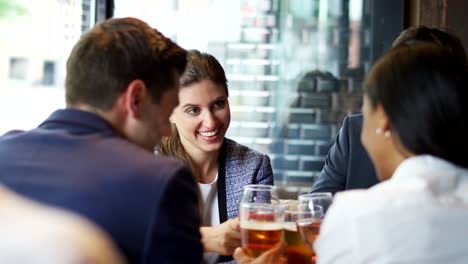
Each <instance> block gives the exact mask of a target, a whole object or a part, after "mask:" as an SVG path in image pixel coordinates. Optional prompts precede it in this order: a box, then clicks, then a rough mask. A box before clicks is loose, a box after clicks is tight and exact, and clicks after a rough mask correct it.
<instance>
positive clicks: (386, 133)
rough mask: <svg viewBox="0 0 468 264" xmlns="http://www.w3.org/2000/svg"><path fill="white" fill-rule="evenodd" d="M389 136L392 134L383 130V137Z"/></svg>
mask: <svg viewBox="0 0 468 264" xmlns="http://www.w3.org/2000/svg"><path fill="white" fill-rule="evenodd" d="M391 134H392V132H391V131H390V130H385V132H384V136H385V137H389V136H390V135H391Z"/></svg>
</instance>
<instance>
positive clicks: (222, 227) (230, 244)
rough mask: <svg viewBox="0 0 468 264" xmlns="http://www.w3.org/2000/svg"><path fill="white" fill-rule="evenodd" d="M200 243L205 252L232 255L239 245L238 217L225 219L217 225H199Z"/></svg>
mask: <svg viewBox="0 0 468 264" xmlns="http://www.w3.org/2000/svg"><path fill="white" fill-rule="evenodd" d="M200 232H201V234H202V243H203V246H204V247H205V251H207V252H217V253H219V254H220V255H224V256H227V255H232V253H233V252H234V250H235V249H236V248H237V247H240V245H241V236H240V225H239V218H234V219H231V220H227V221H226V222H224V223H222V224H219V225H217V226H206V227H201V228H200Z"/></svg>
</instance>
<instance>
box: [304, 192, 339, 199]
mask: <svg viewBox="0 0 468 264" xmlns="http://www.w3.org/2000/svg"><path fill="white" fill-rule="evenodd" d="M332 197H333V194H332V193H331V192H316V193H306V194H301V195H299V197H298V200H301V199H307V198H332Z"/></svg>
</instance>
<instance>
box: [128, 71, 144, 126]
mask: <svg viewBox="0 0 468 264" xmlns="http://www.w3.org/2000/svg"><path fill="white" fill-rule="evenodd" d="M146 96H147V88H146V85H145V83H144V82H143V81H141V80H133V81H131V82H130V83H129V84H128V86H127V89H126V90H125V92H124V99H125V100H124V106H125V109H126V110H127V113H129V114H130V115H131V116H132V117H134V118H139V117H141V115H142V110H143V109H142V108H143V106H144V103H145V100H146V99H147V98H146Z"/></svg>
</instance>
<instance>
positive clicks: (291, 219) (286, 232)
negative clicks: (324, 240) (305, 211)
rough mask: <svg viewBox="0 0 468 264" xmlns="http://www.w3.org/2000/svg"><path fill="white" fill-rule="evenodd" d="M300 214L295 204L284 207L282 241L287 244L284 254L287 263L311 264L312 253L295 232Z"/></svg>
mask: <svg viewBox="0 0 468 264" xmlns="http://www.w3.org/2000/svg"><path fill="white" fill-rule="evenodd" d="M301 214H302V212H301V211H299V208H298V203H297V202H296V203H288V204H285V205H284V224H283V241H285V242H286V243H287V244H288V246H287V248H286V251H285V253H284V254H285V256H286V259H287V260H288V263H295V264H312V256H313V251H312V250H311V249H310V248H309V247H308V246H307V245H306V244H305V243H304V241H303V240H302V239H301V236H300V235H299V233H298V231H297V225H296V222H297V221H298V220H300V219H302V218H303V217H301Z"/></svg>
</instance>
